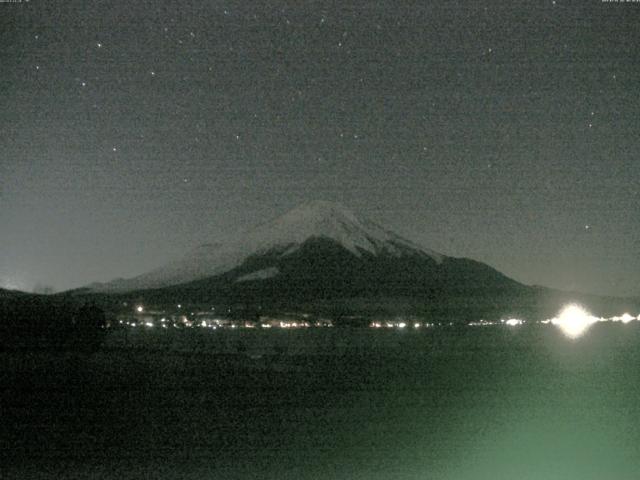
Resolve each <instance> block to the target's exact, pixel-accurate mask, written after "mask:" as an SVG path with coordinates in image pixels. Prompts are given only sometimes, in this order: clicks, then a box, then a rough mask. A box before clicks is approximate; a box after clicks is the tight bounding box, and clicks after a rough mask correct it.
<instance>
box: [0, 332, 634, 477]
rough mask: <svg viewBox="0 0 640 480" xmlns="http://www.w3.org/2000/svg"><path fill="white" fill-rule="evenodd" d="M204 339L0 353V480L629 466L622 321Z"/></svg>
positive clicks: (546, 471)
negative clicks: (570, 326)
mask: <svg viewBox="0 0 640 480" xmlns="http://www.w3.org/2000/svg"><path fill="white" fill-rule="evenodd" d="M176 335H182V336H181V337H179V338H178V337H176ZM213 335H214V332H202V331H200V332H198V331H195V332H171V333H168V332H167V333H161V332H143V331H140V332H139V333H136V334H131V333H130V334H129V338H122V337H118V336H117V335H115V336H113V337H112V338H110V339H109V341H108V342H107V344H106V345H107V347H105V348H104V349H103V350H102V351H100V352H98V353H97V354H95V355H93V356H91V357H90V358H86V359H74V358H72V357H69V356H65V355H59V354H46V355H45V354H39V355H31V356H26V355H23V354H16V353H4V354H0V381H1V384H0V385H1V387H0V388H1V396H0V401H1V402H2V403H1V405H0V407H1V410H0V414H1V417H2V419H1V422H0V423H1V425H0V429H1V430H0V432H1V435H0V441H1V443H0V469H1V470H0V478H2V479H13V478H16V479H29V478H34V479H35V478H38V479H41V478H83V479H84V478H105V479H118V480H123V479H139V478H150V479H203V478H204V479H208V478H211V479H251V478H256V479H474V480H475V479H492V480H495V479H509V480H512V479H520V480H527V479H536V480H538V479H540V480H553V479H562V480H571V479H576V480H577V479H579V480H585V479H598V480H601V479H637V478H639V475H640V325H638V324H637V323H636V322H633V323H632V324H628V325H621V324H607V325H596V326H594V327H592V329H591V330H590V331H589V332H588V333H587V335H586V336H584V337H583V338H580V339H577V340H569V339H566V338H564V337H563V336H562V334H561V333H559V332H558V331H557V330H556V329H555V328H554V327H552V326H535V327H517V328H511V329H509V328H506V327H482V328H466V329H463V330H454V329H441V330H437V331H433V330H431V331H422V332H412V331H406V332H398V331H371V330H361V331H356V330H338V329H330V330H309V331H291V332H282V331H279V332H275V331H271V332H264V331H259V332H249V333H247V332H230V331H227V332H215V335H217V336H213ZM190 344H191V345H192V347H193V348H192V349H191V350H192V351H190V350H189V348H187V347H188V346H189V345H190ZM332 353H333V354H332ZM260 355H262V356H260Z"/></svg>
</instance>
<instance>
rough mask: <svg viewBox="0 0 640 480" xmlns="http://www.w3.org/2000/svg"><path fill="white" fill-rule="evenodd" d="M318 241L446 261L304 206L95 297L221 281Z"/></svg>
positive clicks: (343, 215) (341, 212)
mask: <svg viewBox="0 0 640 480" xmlns="http://www.w3.org/2000/svg"><path fill="white" fill-rule="evenodd" d="M313 238H325V239H329V240H332V241H333V242H335V243H337V244H338V245H340V246H341V247H342V248H344V249H345V250H346V251H348V252H350V253H351V254H352V255H354V256H355V257H361V256H362V255H365V254H372V255H376V256H377V255H382V254H384V255H389V256H393V257H397V258H400V257H404V256H407V255H411V256H420V257H424V258H430V259H431V260H433V261H435V262H438V263H439V262H442V261H443V259H444V258H445V257H444V256H443V255H440V254H438V253H436V252H433V251H431V250H429V249H425V248H422V247H420V246H418V245H415V244H414V243H412V242H410V241H409V240H406V239H404V238H402V237H400V236H399V235H396V234H394V233H392V232H390V231H388V230H385V229H384V228H382V227H380V226H379V225H377V224H375V223H373V222H371V221H369V220H363V219H359V218H358V217H356V216H355V215H354V214H353V213H352V212H350V211H349V210H347V209H345V208H344V207H342V206H340V205H337V204H335V203H331V202H324V201H316V202H310V203H306V204H303V205H301V206H299V207H297V208H295V209H294V210H291V211H290V212H288V213H286V214H285V215H283V216H281V217H279V218H277V219H276V220H274V221H272V222H269V223H266V224H263V225H261V226H259V227H258V228H256V229H254V230H252V231H250V232H247V233H244V234H242V235H239V236H235V237H231V238H229V239H227V240H226V241H225V242H222V243H216V244H206V245H202V246H200V247H198V248H196V249H194V250H193V251H191V252H189V253H188V254H187V255H185V256H184V257H183V258H181V259H179V260H177V261H174V262H172V263H169V264H167V265H166V266H163V267H161V268H158V269H156V270H154V271H151V272H149V273H146V274H143V275H140V276H137V277H135V278H132V279H128V280H116V281H113V282H109V283H107V284H94V285H91V286H90V287H91V288H92V289H93V290H94V291H103V292H118V291H121V292H122V291H130V290H140V289H148V288H158V287H164V286H171V285H176V284H181V283H186V282H190V281H194V280H198V279H202V278H207V277H211V276H216V275H220V274H223V273H226V272H229V271H231V270H233V269H235V268H238V267H240V266H241V265H242V264H243V263H244V262H245V261H247V260H248V259H250V258H251V257H254V256H260V255H270V256H273V255H277V256H281V257H285V256H287V255H289V254H291V253H293V252H296V251H298V250H299V249H300V248H301V246H302V245H303V244H304V243H305V242H306V241H308V240H309V239H313Z"/></svg>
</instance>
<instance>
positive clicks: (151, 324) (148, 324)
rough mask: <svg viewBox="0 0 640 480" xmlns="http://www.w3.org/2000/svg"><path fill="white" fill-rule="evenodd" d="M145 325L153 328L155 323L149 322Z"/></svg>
mask: <svg viewBox="0 0 640 480" xmlns="http://www.w3.org/2000/svg"><path fill="white" fill-rule="evenodd" d="M145 325H146V326H147V327H153V323H151V322H147V323H145Z"/></svg>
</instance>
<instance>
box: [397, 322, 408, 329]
mask: <svg viewBox="0 0 640 480" xmlns="http://www.w3.org/2000/svg"><path fill="white" fill-rule="evenodd" d="M406 326H407V324H406V323H404V322H400V323H399V324H398V327H399V328H404V327H406Z"/></svg>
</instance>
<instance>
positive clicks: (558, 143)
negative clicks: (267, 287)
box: [0, 0, 640, 295]
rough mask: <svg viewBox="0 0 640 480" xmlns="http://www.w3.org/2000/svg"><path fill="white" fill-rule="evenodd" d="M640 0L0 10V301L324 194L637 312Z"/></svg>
mask: <svg viewBox="0 0 640 480" xmlns="http://www.w3.org/2000/svg"><path fill="white" fill-rule="evenodd" d="M639 37H640V3H612V2H601V0H580V1H575V2H569V1H564V0H555V1H552V0H548V1H531V0H526V1H519V0H513V1H494V2H485V1H476V0H473V1H468V2H462V1H460V2H454V1H438V2H435V1H434V2H426V1H416V2H408V1H407V2H404V1H403V2H396V1H385V2H382V1H381V2H358V3H353V4H351V3H349V2H342V1H340V2H301V1H290V2H264V1H255V0H252V1H238V2H234V1H226V2H194V1H191V0H184V1H180V2H166V1H153V2H150V1H137V2H131V1H127V2H119V1H114V2H92V1H86V0H82V1H74V0H71V1H68V0H67V1H64V2H43V1H40V0H32V1H30V2H25V1H23V2H21V3H0V44H1V45H2V48H1V49H0V126H1V130H0V287H5V288H19V289H24V290H32V289H34V288H36V289H41V288H42V287H44V286H51V287H53V288H54V289H55V290H56V291H60V290H64V289H67V288H71V287H77V286H81V285H86V284H88V283H90V282H93V281H106V280H110V279H113V278H115V277H129V276H133V275H136V274H139V273H143V272H145V271H147V270H150V269H152V268H154V267H156V266H160V265H162V264H164V263H166V262H167V261H168V260H170V259H173V258H175V257H178V256H180V255H181V254H183V253H184V252H186V251H187V250H188V249H190V248H192V247H194V246H196V245H198V244H200V243H204V242H211V241H215V240H216V239H220V238H222V237H224V236H226V235H228V234H229V233H230V232H236V231H240V230H243V229H246V228H249V227H252V226H254V225H256V224H259V223H261V222H264V221H266V220H269V219H271V218H274V217H276V216H278V215H280V214H282V213H284V212H286V211H287V210H289V209H290V208H293V207H294V206H296V205H297V204H299V203H301V202H304V201H309V200H314V199H325V200H331V201H337V202H339V203H342V204H343V205H345V206H347V207H349V208H351V209H353V210H354V211H355V212H357V213H359V214H361V215H364V216H366V217H369V218H370V219H372V220H374V221H376V222H378V223H380V224H382V225H384V226H386V227H388V228H390V229H392V230H394V231H396V232H397V233H399V234H401V235H403V236H405V237H407V238H409V239H411V240H414V241H416V242H418V243H421V244H423V245H424V246H427V247H429V248H432V249H434V250H437V251H440V252H442V253H444V254H448V255H453V256H466V257H471V258H474V259H477V260H480V261H484V262H486V263H489V264H490V265H492V266H494V267H496V268H497V269H499V270H501V271H502V272H504V273H506V274H507V275H509V276H511V277H513V278H515V279H516V280H519V281H522V282H525V283H528V284H541V285H546V286H552V287H559V288H563V289H572V290H578V291H587V292H597V293H603V294H616V295H640V208H639V207H640V189H639V186H640V158H639V155H640V132H639V129H640V55H639V54H638V50H637V46H638V44H639V42H640V39H639Z"/></svg>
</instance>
